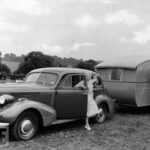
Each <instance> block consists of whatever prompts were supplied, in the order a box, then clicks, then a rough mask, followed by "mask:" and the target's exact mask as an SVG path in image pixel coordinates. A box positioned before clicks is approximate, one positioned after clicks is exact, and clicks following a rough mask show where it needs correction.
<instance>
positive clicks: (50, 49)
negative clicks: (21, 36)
mask: <svg viewBox="0 0 150 150" xmlns="http://www.w3.org/2000/svg"><path fill="white" fill-rule="evenodd" d="M42 49H43V50H44V51H46V52H47V53H50V54H52V55H58V54H60V53H62V52H63V50H64V48H63V47H61V46H59V45H55V46H49V45H48V44H43V45H42Z"/></svg>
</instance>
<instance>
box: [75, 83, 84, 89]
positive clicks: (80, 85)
mask: <svg viewBox="0 0 150 150" xmlns="http://www.w3.org/2000/svg"><path fill="white" fill-rule="evenodd" d="M75 87H77V88H82V89H84V90H85V89H86V86H85V85H84V81H80V82H79V83H77V84H76V85H75Z"/></svg>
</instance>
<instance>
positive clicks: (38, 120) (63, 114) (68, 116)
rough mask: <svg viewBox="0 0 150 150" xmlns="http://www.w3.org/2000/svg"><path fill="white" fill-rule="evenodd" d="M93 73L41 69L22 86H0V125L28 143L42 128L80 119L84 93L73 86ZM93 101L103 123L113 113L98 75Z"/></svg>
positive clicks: (76, 70) (84, 101)
mask: <svg viewBox="0 0 150 150" xmlns="http://www.w3.org/2000/svg"><path fill="white" fill-rule="evenodd" d="M87 73H90V74H96V73H95V72H92V71H88V70H84V69H75V68H41V69H36V70H33V71H31V72H30V73H29V74H28V75H27V77H26V79H25V80H24V82H22V83H13V84H12V83H6V84H1V85H0V122H1V123H3V124H5V123H9V126H10V133H11V135H12V136H13V137H14V138H15V139H17V140H29V139H31V138H32V137H33V136H34V135H36V133H37V131H38V129H39V128H40V127H41V126H49V125H52V124H56V123H60V122H66V121H72V120H74V119H82V118H85V117H86V112H87V90H83V89H81V88H77V87H75V85H76V84H77V83H78V82H80V81H81V80H85V74H87ZM97 81H98V82H97V84H96V85H95V87H94V98H95V101H96V103H97V105H98V108H99V114H97V115H96V116H93V118H94V120H95V121H96V122H98V123H102V122H103V121H104V120H105V119H106V117H107V115H108V114H109V113H111V112H112V111H113V106H114V105H113V100H112V99H111V98H109V97H108V96H106V95H105V92H104V87H103V83H102V80H101V78H100V76H97Z"/></svg>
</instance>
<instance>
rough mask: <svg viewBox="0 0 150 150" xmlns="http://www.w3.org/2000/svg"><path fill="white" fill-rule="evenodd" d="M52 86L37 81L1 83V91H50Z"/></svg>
mask: <svg viewBox="0 0 150 150" xmlns="http://www.w3.org/2000/svg"><path fill="white" fill-rule="evenodd" d="M51 90H52V87H49V86H44V85H42V84H37V83H1V84H0V93H14V92H15V93H20V92H50V91H51Z"/></svg>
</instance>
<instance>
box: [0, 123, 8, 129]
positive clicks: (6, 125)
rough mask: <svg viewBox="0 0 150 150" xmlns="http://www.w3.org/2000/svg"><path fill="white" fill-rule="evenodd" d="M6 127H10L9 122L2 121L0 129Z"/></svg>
mask: <svg viewBox="0 0 150 150" xmlns="http://www.w3.org/2000/svg"><path fill="white" fill-rule="evenodd" d="M6 127H9V123H3V122H0V129H3V128H6Z"/></svg>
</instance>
